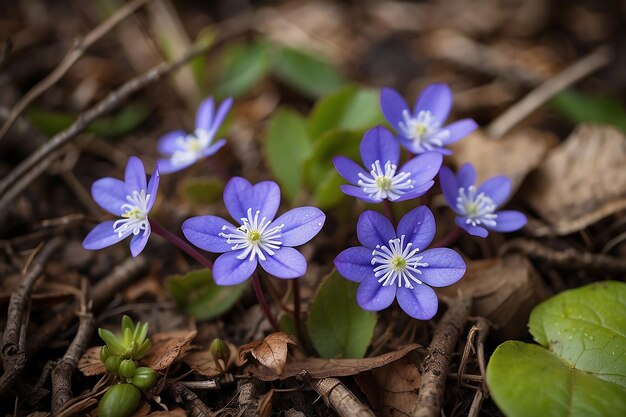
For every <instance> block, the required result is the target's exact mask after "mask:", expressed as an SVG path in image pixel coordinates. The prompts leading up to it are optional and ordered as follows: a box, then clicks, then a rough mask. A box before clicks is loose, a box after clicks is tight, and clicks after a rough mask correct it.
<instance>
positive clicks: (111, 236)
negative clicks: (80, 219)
mask: <svg viewBox="0 0 626 417" xmlns="http://www.w3.org/2000/svg"><path fill="white" fill-rule="evenodd" d="M113 223H114V221H113V220H109V221H106V222H102V223H100V224H98V225H97V226H96V227H94V228H93V229H91V232H89V234H88V235H87V236H86V237H85V239H83V248H85V249H89V250H97V249H102V248H106V247H107V246H111V245H115V244H116V243H117V242H119V241H121V240H122V239H124V238H126V237H127V236H128V234H126V235H122V237H119V236H118V234H117V233H115V232H114V231H113Z"/></svg>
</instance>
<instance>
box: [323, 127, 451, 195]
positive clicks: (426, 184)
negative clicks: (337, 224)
mask: <svg viewBox="0 0 626 417" xmlns="http://www.w3.org/2000/svg"><path fill="white" fill-rule="evenodd" d="M360 150H361V159H362V160H363V164H364V165H365V166H366V167H367V168H368V170H369V172H367V171H366V170H364V169H363V168H361V166H360V165H358V164H357V163H356V162H354V161H352V160H351V159H349V158H346V157H344V156H337V157H335V158H333V163H334V164H335V168H337V171H339V174H341V176H342V177H344V178H345V179H346V180H348V181H350V182H351V183H352V184H354V185H342V186H341V190H342V191H343V192H344V193H346V194H348V195H351V196H353V197H356V198H359V199H361V200H364V201H367V202H369V203H379V202H381V201H383V199H385V198H386V199H388V200H390V201H404V200H409V199H411V198H415V197H419V196H421V195H423V194H424V193H425V192H426V191H428V189H430V187H432V185H433V184H434V181H433V178H434V177H435V175H437V172H439V168H440V167H441V163H442V159H443V157H442V156H441V154H440V153H438V152H427V153H425V154H423V155H420V156H417V157H415V158H413V159H411V160H409V161H408V162H407V163H406V164H404V165H403V166H402V167H401V168H400V169H398V162H399V161H400V145H398V142H397V141H396V140H395V139H394V137H393V135H392V134H391V132H389V131H388V130H387V129H385V128H384V127H381V126H378V127H375V128H373V129H370V130H368V131H367V132H366V133H365V136H363V140H362V141H361V146H360Z"/></svg>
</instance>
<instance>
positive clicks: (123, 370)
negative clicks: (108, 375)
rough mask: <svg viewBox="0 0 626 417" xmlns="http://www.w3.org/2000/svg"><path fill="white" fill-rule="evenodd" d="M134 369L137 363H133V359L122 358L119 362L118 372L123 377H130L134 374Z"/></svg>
mask: <svg viewBox="0 0 626 417" xmlns="http://www.w3.org/2000/svg"><path fill="white" fill-rule="evenodd" d="M135 369H137V365H135V361H134V360H132V359H124V360H123V361H122V362H121V363H120V369H119V374H120V376H122V377H124V378H132V377H133V376H134V375H135Z"/></svg>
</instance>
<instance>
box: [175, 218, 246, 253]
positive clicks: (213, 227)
mask: <svg viewBox="0 0 626 417" xmlns="http://www.w3.org/2000/svg"><path fill="white" fill-rule="evenodd" d="M224 227H225V228H226V230H224ZM181 229H182V230H183V234H184V235H185V237H186V238H187V240H188V241H190V242H191V243H193V244H194V245H195V246H197V247H199V248H200V249H203V250H205V251H208V252H214V253H223V252H229V251H230V250H231V248H232V246H233V245H232V244H230V243H228V242H227V241H226V238H225V237H223V236H220V235H219V234H220V233H224V232H226V233H228V231H229V230H234V229H235V226H233V225H232V224H230V223H229V222H227V221H226V220H224V219H222V218H221V217H217V216H197V217H191V218H189V219H187V220H185V221H184V222H183V225H182V226H181Z"/></svg>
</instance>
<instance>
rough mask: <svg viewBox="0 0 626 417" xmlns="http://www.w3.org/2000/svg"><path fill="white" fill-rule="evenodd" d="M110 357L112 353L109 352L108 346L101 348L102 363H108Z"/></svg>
mask: <svg viewBox="0 0 626 417" xmlns="http://www.w3.org/2000/svg"><path fill="white" fill-rule="evenodd" d="M110 356H111V352H110V351H109V348H108V347H107V345H104V346H102V347H101V348H100V360H101V361H102V363H107V359H109V357H110Z"/></svg>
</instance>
